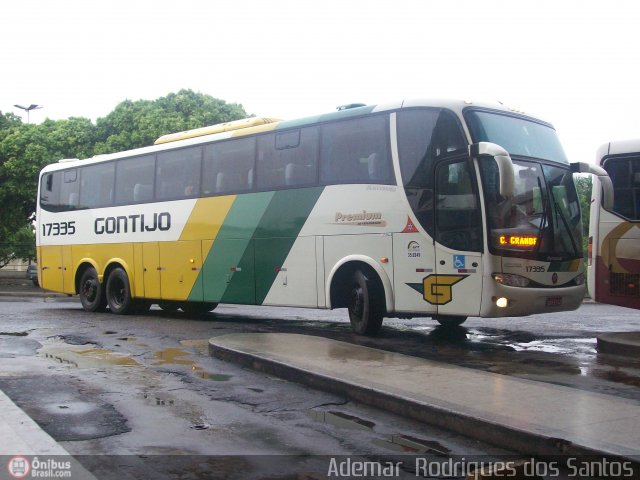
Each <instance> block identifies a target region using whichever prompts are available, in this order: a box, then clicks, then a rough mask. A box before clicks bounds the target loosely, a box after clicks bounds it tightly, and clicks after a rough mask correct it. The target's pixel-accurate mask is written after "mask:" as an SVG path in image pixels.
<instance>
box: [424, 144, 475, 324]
mask: <svg viewBox="0 0 640 480" xmlns="http://www.w3.org/2000/svg"><path fill="white" fill-rule="evenodd" d="M471 165H472V164H471V162H470V161H469V158H468V157H467V156H466V155H457V156H452V157H451V158H450V159H447V160H444V161H442V162H440V163H439V164H437V165H436V168H435V188H436V197H435V236H436V242H435V260H436V261H435V267H436V275H434V276H432V277H431V278H430V279H426V280H425V285H424V288H425V292H427V291H428V292H429V295H430V297H431V301H432V302H433V303H435V304H436V305H437V307H438V314H439V315H462V316H477V315H479V314H480V303H481V298H482V261H481V260H482V248H483V237H482V230H483V229H482V215H481V211H480V200H479V195H478V188H477V181H476V177H475V175H474V173H473V170H472V166H471Z"/></svg>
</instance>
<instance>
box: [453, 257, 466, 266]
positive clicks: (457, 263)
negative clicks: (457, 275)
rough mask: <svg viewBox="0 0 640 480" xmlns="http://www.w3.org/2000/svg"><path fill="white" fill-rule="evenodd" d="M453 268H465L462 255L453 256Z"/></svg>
mask: <svg viewBox="0 0 640 480" xmlns="http://www.w3.org/2000/svg"><path fill="white" fill-rule="evenodd" d="M453 268H466V267H465V258H464V255H454V256H453Z"/></svg>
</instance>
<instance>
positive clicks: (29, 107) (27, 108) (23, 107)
mask: <svg viewBox="0 0 640 480" xmlns="http://www.w3.org/2000/svg"><path fill="white" fill-rule="evenodd" d="M14 107H17V108H19V109H21V110H24V111H25V112H27V123H29V112H31V110H38V109H40V108H42V107H43V105H37V104H35V103H32V104H31V105H29V106H28V107H25V106H23V105H14Z"/></svg>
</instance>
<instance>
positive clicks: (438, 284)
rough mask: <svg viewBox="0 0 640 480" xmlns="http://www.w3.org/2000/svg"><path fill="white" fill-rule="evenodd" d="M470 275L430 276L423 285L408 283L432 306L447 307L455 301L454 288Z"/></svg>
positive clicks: (424, 280) (423, 280)
mask: <svg viewBox="0 0 640 480" xmlns="http://www.w3.org/2000/svg"><path fill="white" fill-rule="evenodd" d="M468 276H469V275H437V274H436V275H429V276H428V277H425V278H423V279H422V283H407V285H408V286H410V287H411V288H413V289H414V290H415V291H417V292H420V293H421V294H422V298H424V300H425V301H427V302H429V303H430V304H431V305H446V304H447V303H449V302H451V300H453V286H454V285H455V284H456V283H458V282H461V281H462V280H464V279H465V278H466V277H468Z"/></svg>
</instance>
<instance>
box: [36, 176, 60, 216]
mask: <svg viewBox="0 0 640 480" xmlns="http://www.w3.org/2000/svg"><path fill="white" fill-rule="evenodd" d="M61 181H62V172H52V173H47V174H46V175H43V177H42V186H41V187H40V205H42V207H43V208H44V209H45V210H52V211H55V210H57V209H58V207H59V206H60V183H61Z"/></svg>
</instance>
